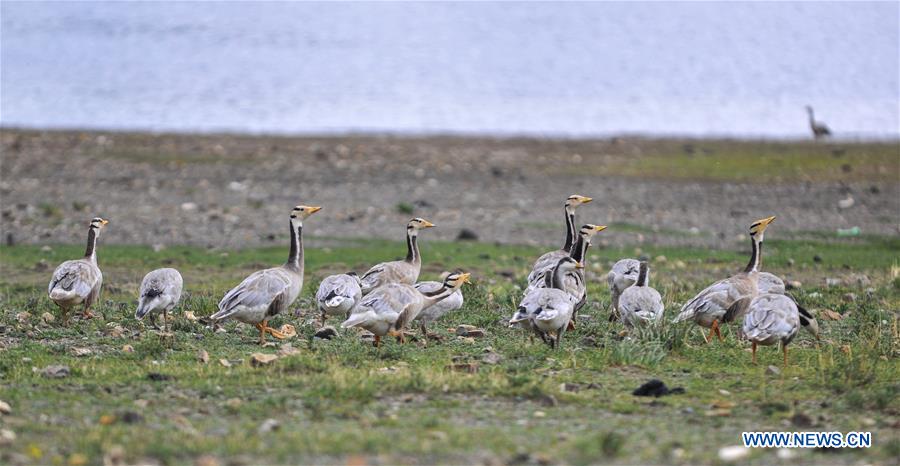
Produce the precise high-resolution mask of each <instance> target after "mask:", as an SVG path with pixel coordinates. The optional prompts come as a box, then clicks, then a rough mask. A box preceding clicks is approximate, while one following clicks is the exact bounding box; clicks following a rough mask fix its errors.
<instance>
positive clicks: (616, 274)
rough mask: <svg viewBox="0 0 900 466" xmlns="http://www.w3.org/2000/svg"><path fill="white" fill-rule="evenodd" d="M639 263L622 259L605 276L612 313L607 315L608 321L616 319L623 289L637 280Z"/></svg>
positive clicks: (635, 260) (634, 260)
mask: <svg viewBox="0 0 900 466" xmlns="http://www.w3.org/2000/svg"><path fill="white" fill-rule="evenodd" d="M640 269H641V263H640V262H639V261H638V260H637V259H622V260H620V261H618V262H616V263H615V264H614V265H613V266H612V269H610V270H609V273H608V274H606V284H607V285H608V286H609V296H610V303H611V304H612V312H611V313H610V315H609V320H610V321H615V320H616V319H618V313H619V297H620V296H622V293H623V292H625V289H626V288H628V287H629V286H631V285H634V283H635V282H636V281H637V279H638V275H639V274H640Z"/></svg>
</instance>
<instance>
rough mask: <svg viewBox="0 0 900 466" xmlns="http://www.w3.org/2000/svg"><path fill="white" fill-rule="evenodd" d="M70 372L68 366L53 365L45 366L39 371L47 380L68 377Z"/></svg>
mask: <svg viewBox="0 0 900 466" xmlns="http://www.w3.org/2000/svg"><path fill="white" fill-rule="evenodd" d="M71 373H72V371H71V370H70V369H69V366H62V365H53V366H47V367H45V368H43V369H41V375H42V376H44V377H46V378H48V379H61V378H63V377H68V376H69V374H71Z"/></svg>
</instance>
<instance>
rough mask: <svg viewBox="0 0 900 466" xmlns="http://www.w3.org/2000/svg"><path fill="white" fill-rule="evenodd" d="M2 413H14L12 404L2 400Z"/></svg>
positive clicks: (0, 412) (0, 409)
mask: <svg viewBox="0 0 900 466" xmlns="http://www.w3.org/2000/svg"><path fill="white" fill-rule="evenodd" d="M0 414H12V406H10V405H9V403H7V402H5V401H3V400H0Z"/></svg>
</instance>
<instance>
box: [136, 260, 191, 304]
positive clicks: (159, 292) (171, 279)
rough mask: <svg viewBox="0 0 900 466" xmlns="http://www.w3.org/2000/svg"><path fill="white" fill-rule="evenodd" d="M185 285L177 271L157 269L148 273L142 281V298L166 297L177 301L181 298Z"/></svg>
mask: <svg viewBox="0 0 900 466" xmlns="http://www.w3.org/2000/svg"><path fill="white" fill-rule="evenodd" d="M183 284H184V282H183V280H182V278H181V274H180V273H179V272H178V271H177V270H175V269H169V268H166V269H157V270H154V271H152V272H150V273H148V274H147V275H146V276H144V280H143V281H141V297H147V298H153V297H156V296H166V297H169V298H170V299H171V300H173V301H177V300H178V298H180V297H181V289H182V286H183Z"/></svg>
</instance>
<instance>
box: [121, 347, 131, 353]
mask: <svg viewBox="0 0 900 466" xmlns="http://www.w3.org/2000/svg"><path fill="white" fill-rule="evenodd" d="M122 352H123V353H134V346H131V345H122Z"/></svg>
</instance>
